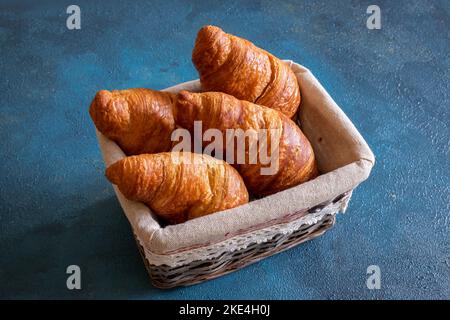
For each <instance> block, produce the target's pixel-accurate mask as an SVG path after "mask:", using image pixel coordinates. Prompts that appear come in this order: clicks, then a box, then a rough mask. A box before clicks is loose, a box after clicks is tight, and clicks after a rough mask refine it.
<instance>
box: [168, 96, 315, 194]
mask: <svg viewBox="0 0 450 320" xmlns="http://www.w3.org/2000/svg"><path fill="white" fill-rule="evenodd" d="M174 116H175V121H176V122H177V124H178V125H179V126H180V127H182V128H185V129H187V130H188V131H189V132H192V131H194V128H195V127H194V121H201V125H202V133H205V131H207V130H208V129H213V128H215V129H218V130H220V132H221V133H222V137H224V136H227V129H228V130H229V129H234V130H236V129H241V130H243V131H244V132H247V131H248V130H253V131H254V132H261V131H263V130H262V129H266V130H268V131H267V136H269V137H267V138H266V141H267V145H268V146H267V148H266V150H269V149H270V150H272V147H273V150H275V152H278V157H276V154H275V153H271V152H270V154H269V152H268V153H267V154H268V156H270V157H272V156H273V159H275V160H277V159H278V168H277V169H276V170H273V171H272V172H270V173H269V174H265V173H264V174H263V173H262V171H261V169H262V168H263V167H267V162H266V161H264V163H263V162H262V160H261V159H262V158H261V156H262V154H261V153H262V150H264V149H257V152H258V157H257V161H254V163H251V162H250V161H249V160H250V156H251V154H250V149H249V148H250V143H249V142H248V143H247V142H244V143H245V163H239V162H237V161H236V159H235V158H233V159H231V160H232V161H233V165H234V167H235V168H236V169H237V170H238V172H239V173H240V174H241V176H242V177H243V179H244V182H245V184H246V186H247V188H248V190H249V191H250V192H251V193H253V194H255V195H260V196H264V195H269V194H273V193H276V192H278V191H281V190H284V189H288V188H290V187H293V186H296V185H298V184H300V183H303V182H305V181H308V180H310V179H312V178H314V177H316V176H317V174H318V170H317V164H316V161H315V157H314V151H313V149H312V147H311V144H310V143H309V141H308V139H307V138H306V137H305V135H304V134H303V133H302V131H301V130H300V128H299V127H298V126H297V125H296V124H295V123H294V122H293V121H292V120H291V119H289V118H288V117H287V116H285V115H284V114H282V113H280V112H278V111H275V110H273V109H270V108H267V107H263V106H260V105H256V104H253V103H251V102H248V101H244V100H238V99H236V98H235V97H233V96H231V95H227V94H225V93H220V92H205V93H190V92H187V91H181V92H180V93H179V94H178V97H177V102H176V104H175V108H174ZM194 135H195V134H194ZM277 135H278V139H277V140H274V141H275V142H272V138H271V136H274V137H276V136H277ZM222 139H223V138H222ZM230 141H231V140H230ZM261 141H263V140H261ZM272 143H276V145H272ZM204 145H205V143H203V146H204ZM222 145H223V150H224V152H225V153H226V154H228V151H229V150H227V147H228V148H234V150H233V154H234V155H237V153H238V150H237V148H239V147H242V146H238V143H233V145H231V146H230V144H229V141H228V142H227V141H226V142H225V143H222ZM222 156H224V155H222ZM227 161H228V162H229V160H228V159H227Z"/></svg>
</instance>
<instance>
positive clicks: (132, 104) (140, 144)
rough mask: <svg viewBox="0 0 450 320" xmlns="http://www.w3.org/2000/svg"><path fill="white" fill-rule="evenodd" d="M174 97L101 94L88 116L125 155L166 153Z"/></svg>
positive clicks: (150, 92)
mask: <svg viewBox="0 0 450 320" xmlns="http://www.w3.org/2000/svg"><path fill="white" fill-rule="evenodd" d="M174 98H175V95H174V94H172V93H167V92H161V91H155V90H150V89H140V88H139V89H128V90H113V91H108V90H101V91H99V92H98V93H97V94H96V96H95V98H94V100H93V101H92V103H91V106H90V109H89V113H90V115H91V118H92V120H93V121H94V124H95V126H96V127H97V129H98V130H99V131H100V132H101V133H103V134H104V135H105V136H106V137H108V138H109V139H111V140H113V141H115V142H116V143H117V144H118V145H119V146H120V147H121V148H122V150H123V151H124V152H125V153H126V154H127V155H134V154H140V153H156V152H164V151H169V150H170V148H171V146H172V142H171V140H170V136H171V134H172V131H173V130H174V129H175V121H174V118H173V113H172V107H173V103H174Z"/></svg>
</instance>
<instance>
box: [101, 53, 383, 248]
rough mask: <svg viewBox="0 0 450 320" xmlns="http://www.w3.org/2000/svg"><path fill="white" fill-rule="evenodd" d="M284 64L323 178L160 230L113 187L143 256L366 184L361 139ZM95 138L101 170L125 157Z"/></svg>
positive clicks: (312, 82) (367, 154)
mask: <svg viewBox="0 0 450 320" xmlns="http://www.w3.org/2000/svg"><path fill="white" fill-rule="evenodd" d="M286 63H288V64H289V65H290V66H291V68H292V70H293V71H294V72H295V74H296V76H297V78H298V80H299V84H300V90H301V93H302V101H301V106H300V112H299V117H300V122H301V127H302V130H303V132H304V133H305V135H306V136H307V137H308V138H309V140H310V141H311V144H312V145H313V148H314V151H315V154H316V157H317V161H318V164H319V169H320V170H321V172H324V173H325V174H322V175H320V176H319V177H317V178H316V179H314V180H311V181H308V182H306V183H304V184H301V185H299V186H297V187H294V188H291V189H288V190H285V191H282V192H279V193H277V194H274V195H271V196H268V197H265V198H262V199H258V200H254V201H252V202H250V203H248V204H246V205H243V206H240V207H237V208H233V209H230V210H225V211H222V212H217V213H215V214H211V215H208V216H205V217H201V218H197V219H193V220H190V221H187V222H185V223H182V224H178V225H173V226H167V227H165V228H161V226H160V225H159V223H158V222H157V220H156V218H155V217H154V215H153V214H152V213H151V212H150V210H149V208H148V207H147V206H145V205H144V204H142V203H138V202H134V201H130V200H127V199H125V197H124V196H123V195H122V194H121V193H120V191H119V190H118V189H117V187H116V186H114V190H115V192H116V194H117V197H118V199H119V201H120V203H121V205H122V208H123V210H124V212H125V214H126V216H127V218H128V220H129V222H130V224H131V226H132V228H133V230H134V233H135V234H136V235H137V237H138V238H139V240H140V242H141V244H142V245H143V246H144V247H145V248H146V250H147V251H149V252H152V253H154V254H159V255H164V254H170V253H174V252H180V251H183V250H189V249H192V248H198V247H202V246H207V245H210V244H214V243H218V242H220V241H223V240H224V239H227V238H229V237H230V236H231V235H233V236H235V235H242V234H244V233H245V232H246V231H248V230H250V229H252V227H253V226H255V225H264V224H266V227H267V224H268V223H273V221H276V220H277V219H282V218H283V216H285V215H287V214H292V213H294V212H296V211H299V210H301V209H305V208H311V207H313V206H315V205H317V204H319V203H322V202H324V201H327V200H331V199H333V198H334V197H336V196H338V195H340V194H342V193H344V192H346V191H349V190H351V189H353V188H355V187H356V186H357V185H358V184H360V183H361V182H362V181H364V180H365V179H367V177H368V176H369V174H370V171H371V169H372V166H373V165H374V162H375V158H374V155H373V153H372V151H371V150H370V148H369V146H368V145H367V143H366V142H365V141H364V139H363V137H362V136H361V135H360V134H359V132H358V130H357V129H356V128H355V126H354V125H353V124H352V122H351V121H350V120H349V119H348V117H347V116H346V115H345V114H344V112H343V111H342V110H341V109H340V108H339V106H338V105H337V104H336V103H335V102H334V101H333V99H332V98H331V97H330V96H329V95H328V93H327V92H326V90H325V89H324V88H323V87H322V86H321V84H320V83H319V82H318V81H317V79H316V78H315V77H314V76H313V74H312V73H311V72H310V71H309V70H308V69H306V68H305V67H303V66H301V65H299V64H296V63H293V62H292V61H286ZM200 89H201V88H200V82H199V81H198V80H194V81H189V82H186V83H182V84H179V85H176V86H174V87H171V88H168V89H166V90H165V91H171V92H178V91H180V90H189V91H200ZM97 137H98V140H99V145H100V149H101V151H102V154H103V158H104V161H105V164H106V166H109V165H110V164H112V163H114V162H115V161H117V160H119V159H121V158H123V157H124V156H125V155H124V153H123V152H122V150H121V149H120V148H119V147H118V145H117V144H116V143H115V142H113V141H111V140H109V139H107V138H106V137H104V136H103V135H102V134H101V133H100V132H98V131H97Z"/></svg>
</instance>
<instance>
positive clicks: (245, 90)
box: [192, 26, 300, 118]
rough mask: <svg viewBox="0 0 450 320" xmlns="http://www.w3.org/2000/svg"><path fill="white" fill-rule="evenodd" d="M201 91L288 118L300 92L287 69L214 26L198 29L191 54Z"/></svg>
mask: <svg viewBox="0 0 450 320" xmlns="http://www.w3.org/2000/svg"><path fill="white" fill-rule="evenodd" d="M192 61H193V63H194V65H195V67H196V68H197V70H198V72H199V74H200V81H201V84H202V87H203V89H204V91H220V92H225V93H228V94H231V95H233V96H235V97H236V98H238V99H242V100H247V101H250V102H254V103H257V104H260V105H263V106H266V107H269V108H273V109H275V110H278V111H281V112H282V113H284V114H285V115H286V116H288V117H289V118H292V116H294V114H295V113H296V111H297V109H298V107H299V104H300V89H299V86H298V82H297V78H296V76H295V74H294V73H293V71H292V70H291V68H289V66H287V65H286V64H285V63H284V62H283V61H281V60H280V59H278V58H276V57H275V56H273V55H272V54H270V53H268V52H267V51H265V50H263V49H260V48H258V47H256V46H255V45H253V44H252V43H251V42H249V41H247V40H245V39H242V38H239V37H236V36H233V35H231V34H227V33H225V32H224V31H222V29H220V28H218V27H215V26H204V27H203V28H201V29H200V31H199V32H198V35H197V39H196V41H195V47H194V50H193V53H192Z"/></svg>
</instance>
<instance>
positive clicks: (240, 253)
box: [136, 192, 351, 289]
mask: <svg viewBox="0 0 450 320" xmlns="http://www.w3.org/2000/svg"><path fill="white" fill-rule="evenodd" d="M350 196H351V192H348V193H345V194H342V195H340V196H338V197H336V198H335V199H333V200H332V201H327V202H325V203H322V204H319V205H317V206H315V207H313V208H310V209H308V210H307V211H306V214H309V215H312V214H317V213H320V212H323V211H325V212H326V214H324V215H323V216H322V217H321V219H320V220H318V221H317V222H315V223H312V224H303V225H301V226H299V228H298V229H296V230H292V231H291V232H286V233H283V232H278V233H276V234H275V235H274V236H273V237H272V238H270V239H268V240H267V241H265V242H253V243H251V244H249V245H248V246H246V247H244V248H242V249H240V250H235V251H227V252H223V253H222V254H221V255H220V256H217V257H213V258H211V259H208V260H196V261H192V262H190V263H188V264H184V265H180V266H175V267H173V266H168V265H154V264H152V263H151V262H150V261H149V260H148V258H147V257H146V252H145V249H144V248H143V247H142V245H141V244H140V242H139V240H138V239H136V242H137V245H138V248H139V251H140V253H141V256H142V258H143V260H144V264H145V266H146V269H147V271H148V273H149V275H150V279H151V282H152V284H153V285H154V286H155V287H158V288H162V289H167V288H172V287H176V286H187V285H193V284H197V283H200V282H203V281H206V280H209V279H214V278H217V277H219V276H222V275H225V274H227V273H230V272H233V271H235V270H238V269H240V268H242V267H245V266H247V265H249V264H252V263H254V262H257V261H259V260H261V259H263V258H266V257H268V256H271V255H273V254H276V253H278V252H281V251H284V250H287V249H289V248H291V247H293V246H295V245H298V244H300V243H303V242H305V241H308V240H311V239H314V238H315V237H318V236H320V235H322V234H323V233H324V232H325V231H327V230H328V229H330V228H331V227H332V226H333V225H334V223H335V220H336V217H335V214H336V213H337V211H334V210H333V211H334V212H332V213H329V212H330V211H329V209H330V208H344V209H345V207H346V205H347V203H348V201H349V200H350ZM294 222H295V221H294Z"/></svg>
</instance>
